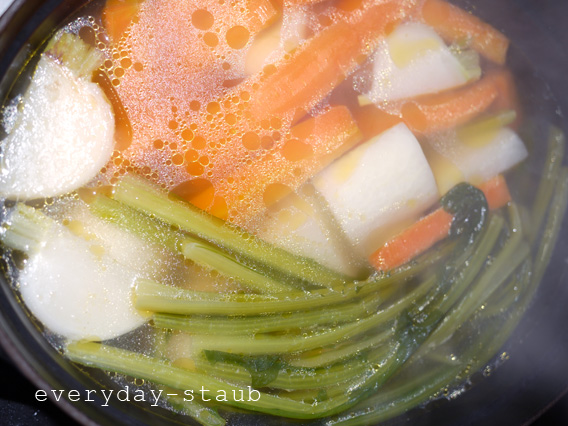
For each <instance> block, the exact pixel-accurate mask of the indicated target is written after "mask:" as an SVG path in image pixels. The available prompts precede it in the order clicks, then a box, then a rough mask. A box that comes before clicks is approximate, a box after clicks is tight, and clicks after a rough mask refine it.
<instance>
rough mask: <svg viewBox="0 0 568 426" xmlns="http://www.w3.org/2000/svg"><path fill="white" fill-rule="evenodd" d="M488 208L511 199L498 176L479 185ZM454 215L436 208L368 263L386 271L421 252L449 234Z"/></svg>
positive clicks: (380, 249) (504, 184) (382, 248)
mask: <svg viewBox="0 0 568 426" xmlns="http://www.w3.org/2000/svg"><path fill="white" fill-rule="evenodd" d="M479 189H481V190H482V191H483V194H484V195H485V198H486V199H487V205H488V206H489V208H490V209H492V210H494V209H498V208H501V207H503V206H505V205H506V204H507V203H508V202H509V201H511V195H510V193H509V188H508V187H507V182H506V181H505V178H504V177H503V176H502V175H498V176H496V177H494V178H492V179H490V180H488V181H487V182H484V183H483V184H481V185H479ZM452 220H453V216H452V215H451V214H450V213H447V212H446V211H445V210H444V209H443V208H439V209H437V210H435V211H434V212H432V213H430V214H429V215H427V216H425V217H423V218H422V219H420V220H419V221H418V222H416V223H414V224H413V225H412V226H410V227H409V228H407V229H405V230H404V231H402V232H401V233H400V234H398V235H396V236H395V237H393V238H392V239H390V240H389V241H388V242H387V243H385V245H383V246H382V247H381V248H379V249H378V250H377V251H375V252H374V253H373V254H371V256H370V257H369V262H370V263H371V265H373V266H374V267H375V268H376V269H377V270H379V271H388V270H391V269H393V268H396V267H398V266H401V265H404V264H405V263H407V262H409V261H410V260H412V259H413V258H414V257H416V256H418V255H419V254H421V253H424V252H425V251H426V250H428V249H429V248H430V247H432V246H433V245H434V244H436V243H437V242H439V241H441V240H443V239H444V238H446V237H447V236H448V233H449V232H450V228H451V225H452Z"/></svg>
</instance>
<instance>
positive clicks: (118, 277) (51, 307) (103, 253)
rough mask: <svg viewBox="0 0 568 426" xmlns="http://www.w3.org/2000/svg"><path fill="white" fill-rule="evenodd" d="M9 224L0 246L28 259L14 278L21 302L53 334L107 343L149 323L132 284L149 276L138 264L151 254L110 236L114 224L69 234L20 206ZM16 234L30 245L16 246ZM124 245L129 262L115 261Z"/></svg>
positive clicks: (118, 233) (116, 234)
mask: <svg viewBox="0 0 568 426" xmlns="http://www.w3.org/2000/svg"><path fill="white" fill-rule="evenodd" d="M93 221H95V222H96V221H100V220H99V219H96V218H93ZM8 223H9V224H10V226H9V227H8V228H7V229H5V230H4V232H3V233H2V236H1V239H2V241H3V242H4V243H5V244H6V245H8V246H11V247H14V248H19V249H24V251H26V252H27V254H28V259H27V260H26V263H25V266H24V268H23V269H22V270H21V271H20V273H19V275H18V284H19V290H20V293H21V296H22V300H23V302H24V303H25V305H26V306H27V308H28V309H29V310H30V311H31V312H32V313H33V314H34V315H35V316H36V317H37V318H38V320H40V321H41V322H42V324H44V326H45V327H46V328H47V329H49V330H50V331H51V332H54V333H56V334H59V335H61V336H63V337H65V338H67V339H71V340H79V339H91V340H106V339H111V338H114V337H118V336H120V335H122V334H124V333H126V332H128V331H131V330H133V329H135V328H137V327H139V326H140V325H141V324H143V323H144V322H145V321H146V320H147V318H146V316H145V315H143V314H142V313H140V312H138V311H137V310H136V309H135V308H134V305H133V300H132V297H133V285H134V281H135V279H136V278H137V277H138V276H144V275H145V274H146V273H147V271H145V267H144V266H143V265H142V262H143V259H144V258H148V257H151V256H152V254H153V253H154V251H152V250H146V249H145V245H144V244H143V243H141V242H140V241H139V240H137V239H136V238H134V237H132V236H131V235H129V234H127V233H126V232H125V231H122V230H120V229H118V228H116V229H115V230H112V231H109V230H108V227H109V226H112V225H108V224H106V223H103V222H102V221H101V223H102V227H99V229H96V230H94V232H93V233H91V232H90V231H84V232H83V231H82V232H76V231H77V227H76V226H75V230H74V231H72V230H71V229H70V228H72V227H69V228H68V227H65V226H63V225H61V224H60V223H58V222H56V221H54V220H53V219H51V218H49V217H47V216H45V215H44V214H43V213H41V212H39V211H37V210H35V209H32V208H30V207H27V206H24V205H21V204H20V205H18V207H17V208H16V209H15V211H14V213H13V215H12V217H11V219H10V220H9V222H8ZM93 223H94V222H93ZM34 229H35V230H36V231H37V232H33V230H34ZM82 229H83V228H82ZM18 235H19V236H24V238H25V237H26V236H27V237H28V238H29V243H28V244H20V243H21V241H22V238H21V237H20V238H18V237H17V236H18ZM102 235H104V236H105V238H107V237H112V238H116V239H115V240H114V241H118V244H119V245H118V247H117V248H115V249H114V250H109V246H113V245H115V242H114V241H108V240H105V239H100V238H97V236H102ZM15 236H16V238H15ZM14 242H16V243H14ZM121 244H122V245H121ZM126 244H128V245H129V249H130V251H128V253H129V254H130V255H129V257H130V260H127V259H125V254H124V253H123V255H122V256H121V258H119V259H117V258H115V257H113V255H114V254H116V253H117V252H118V251H120V247H122V246H124V245H126ZM132 248H134V251H132ZM138 268H140V269H138Z"/></svg>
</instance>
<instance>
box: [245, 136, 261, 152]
mask: <svg viewBox="0 0 568 426" xmlns="http://www.w3.org/2000/svg"><path fill="white" fill-rule="evenodd" d="M242 142H243V146H244V147H245V148H246V149H248V150H249V151H254V150H257V149H258V148H260V137H259V136H258V135H257V134H256V133H255V132H247V133H245V134H244V135H243V138H242Z"/></svg>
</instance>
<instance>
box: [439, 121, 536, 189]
mask: <svg viewBox="0 0 568 426" xmlns="http://www.w3.org/2000/svg"><path fill="white" fill-rule="evenodd" d="M469 127H471V129H469V130H468V129H464V130H465V131H458V132H457V133H456V132H448V134H444V135H438V136H437V137H431V138H430V140H429V143H430V145H431V146H432V148H433V149H434V150H435V153H433V154H434V155H429V157H430V158H431V164H432V169H433V172H434V174H435V176H436V179H437V181H438V185H439V189H440V193H442V194H443V193H445V192H446V191H447V190H448V189H450V188H451V187H452V186H453V185H455V184H457V183H459V182H461V181H467V182H470V183H472V184H479V183H482V182H485V181H487V180H489V179H491V178H493V177H494V176H497V175H498V174H500V173H504V172H506V171H507V170H509V169H510V168H512V167H513V166H515V165H516V164H518V163H520V162H521V161H523V160H524V159H525V158H526V157H527V155H528V152H527V149H526V147H525V145H524V143H523V141H522V140H521V138H520V137H519V136H518V135H517V134H516V133H515V132H514V131H513V130H511V129H510V128H508V127H498V128H491V127H489V128H486V129H483V128H481V129H479V130H478V131H475V132H472V131H471V130H476V128H480V127H481V126H480V125H472V126H469ZM436 155H437V156H436Z"/></svg>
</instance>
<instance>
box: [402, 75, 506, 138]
mask: <svg viewBox="0 0 568 426" xmlns="http://www.w3.org/2000/svg"><path fill="white" fill-rule="evenodd" d="M500 89H501V88H500V85H499V79H498V74H497V73H490V74H488V75H487V76H485V77H484V78H482V79H481V80H479V81H477V82H475V83H473V84H470V85H468V86H466V87H463V88H459V89H456V90H452V91H448V92H443V93H439V94H434V95H427V96H421V97H419V98H416V99H415V100H412V101H408V102H406V103H405V104H404V105H403V107H402V119H403V121H404V122H405V123H406V124H407V125H408V127H410V128H411V129H412V130H414V131H416V132H419V133H430V132H435V131H440V130H445V129H450V128H452V127H455V126H459V125H461V124H465V123H466V122H468V121H469V120H471V119H472V118H474V117H476V116H478V115H479V114H481V113H482V112H484V111H485V110H487V109H488V108H489V107H490V106H491V105H492V104H493V103H494V102H495V100H496V99H497V98H498V97H499V95H500Z"/></svg>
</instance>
